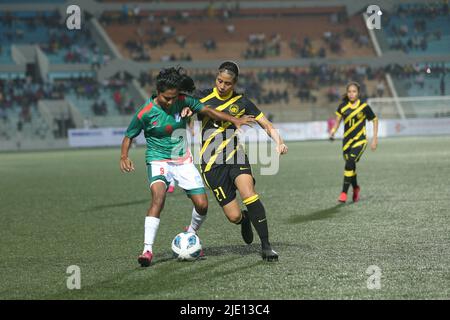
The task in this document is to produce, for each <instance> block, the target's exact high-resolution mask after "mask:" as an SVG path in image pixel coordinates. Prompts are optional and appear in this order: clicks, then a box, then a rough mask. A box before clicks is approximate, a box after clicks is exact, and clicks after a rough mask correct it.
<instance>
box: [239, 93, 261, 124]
mask: <svg viewBox="0 0 450 320" xmlns="http://www.w3.org/2000/svg"><path fill="white" fill-rule="evenodd" d="M242 100H243V101H242V104H243V107H244V108H245V114H247V115H250V116H255V120H259V119H261V118H262V117H264V113H262V112H261V110H259V109H258V107H257V106H256V105H255V104H254V103H253V102H251V101H250V100H249V99H247V98H246V97H244V98H243V99H242Z"/></svg>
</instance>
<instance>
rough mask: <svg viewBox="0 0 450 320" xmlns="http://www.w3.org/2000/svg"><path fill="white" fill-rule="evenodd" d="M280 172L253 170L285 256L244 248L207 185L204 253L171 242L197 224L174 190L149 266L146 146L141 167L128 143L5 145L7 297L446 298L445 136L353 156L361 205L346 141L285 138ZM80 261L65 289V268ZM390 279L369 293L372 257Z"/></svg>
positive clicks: (449, 218) (448, 161)
mask: <svg viewBox="0 0 450 320" xmlns="http://www.w3.org/2000/svg"><path fill="white" fill-rule="evenodd" d="M289 147H290V149H289V154H288V155H287V156H285V157H283V158H282V159H281V168H280V171H279V173H278V174H277V175H275V176H260V175H259V174H258V172H259V170H257V169H258V166H254V167H253V169H254V171H255V172H256V181H257V183H256V189H257V191H258V193H259V194H260V195H261V199H262V201H263V203H264V204H265V207H266V210H267V214H268V221H269V228H270V235H271V241H272V243H273V247H274V249H275V250H276V251H278V253H279V254H280V261H279V262H278V263H265V262H263V261H262V260H261V258H260V255H259V240H258V241H256V243H254V244H252V245H250V246H246V245H245V244H244V242H243V241H242V239H241V236H240V229H239V227H238V226H235V225H232V224H231V223H229V222H228V221H227V220H226V218H225V216H224V214H223V213H222V211H221V210H220V208H219V206H218V205H217V204H216V202H215V200H214V199H213V198H212V195H211V194H209V200H210V209H209V213H208V215H209V217H208V219H207V220H206V222H205V224H204V225H203V228H202V230H201V231H200V234H199V236H200V238H201V239H202V241H203V244H204V248H205V254H206V256H207V259H206V260H202V261H196V262H177V261H175V260H173V259H172V258H171V251H170V243H171V240H172V238H173V237H174V236H175V235H176V234H177V233H178V232H180V231H181V230H182V228H183V226H185V225H187V224H188V223H189V221H190V214H191V203H190V200H189V199H188V198H187V197H186V196H185V194H184V192H182V191H181V190H180V189H177V191H176V192H175V193H174V194H172V195H168V198H167V200H166V206H165V209H164V211H163V214H162V220H161V225H160V229H159V233H158V236H157V239H156V244H155V247H154V251H155V258H154V262H153V265H152V266H151V267H150V268H141V267H139V266H138V264H137V255H138V254H139V253H140V252H141V250H142V242H143V228H144V216H145V212H146V209H147V207H148V204H149V199H150V195H149V192H148V190H147V187H146V172H145V167H144V159H143V153H144V149H142V148H138V149H133V150H132V151H131V158H132V159H133V160H134V161H135V164H136V172H134V173H133V174H122V173H121V172H120V171H119V169H118V159H119V149H118V148H117V149H97V150H74V151H58V152H32V153H13V154H0V190H1V191H0V219H1V223H0V299H391V298H394V299H415V298H419V299H449V298H450V289H449V288H450V271H449V267H450V215H449V214H450V137H430V138H401V139H384V140H381V141H380V144H379V149H378V150H377V151H376V152H371V151H370V150H369V149H368V150H367V151H366V152H365V154H364V156H363V158H362V160H361V162H360V163H359V164H358V166H357V171H358V173H359V176H358V177H359V183H360V184H361V187H362V197H361V201H360V202H359V203H356V204H353V203H347V204H346V205H341V206H339V205H337V201H336V199H337V197H338V195H339V192H340V189H341V184H342V177H343V166H344V162H343V159H342V156H341V151H340V142H338V141H336V142H335V143H333V144H332V143H330V142H328V141H322V142H301V143H289ZM70 265H77V266H79V267H80V268H81V289H80V290H68V289H67V287H66V280H67V277H68V276H69V274H67V273H66V270H67V267H68V266H70ZM371 265H376V266H378V267H379V268H380V269H381V289H379V290H369V289H368V288H367V279H368V278H369V276H370V275H368V274H366V270H367V268H368V267H369V266H371Z"/></svg>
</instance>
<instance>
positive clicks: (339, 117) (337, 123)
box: [330, 116, 342, 141]
mask: <svg viewBox="0 0 450 320" xmlns="http://www.w3.org/2000/svg"><path fill="white" fill-rule="evenodd" d="M341 120H342V117H341V116H336V121H335V123H334V126H333V128H331V131H330V140H331V141H333V140H334V135H335V134H336V131H337V130H338V129H339V125H340V124H341Z"/></svg>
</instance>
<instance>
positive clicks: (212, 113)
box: [200, 106, 255, 129]
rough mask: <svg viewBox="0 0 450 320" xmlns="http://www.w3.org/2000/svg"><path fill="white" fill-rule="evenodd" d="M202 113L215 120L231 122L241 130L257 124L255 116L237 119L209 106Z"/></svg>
mask: <svg viewBox="0 0 450 320" xmlns="http://www.w3.org/2000/svg"><path fill="white" fill-rule="evenodd" d="M200 113H201V114H203V115H205V116H207V117H209V118H211V119H214V120H221V121H229V122H231V123H232V124H234V126H235V127H236V128H237V129H239V128H240V127H241V126H243V125H248V126H251V124H252V123H254V122H255V117H254V116H243V117H242V118H235V117H233V116H231V115H229V114H228V113H225V112H221V111H217V110H215V109H214V108H211V107H209V106H205V107H204V108H203V109H202V110H200Z"/></svg>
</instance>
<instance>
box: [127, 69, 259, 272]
mask: <svg viewBox="0 0 450 320" xmlns="http://www.w3.org/2000/svg"><path fill="white" fill-rule="evenodd" d="M156 89H157V94H156V95H154V96H152V97H151V98H150V99H149V100H148V101H147V102H145V103H144V105H142V106H141V107H140V108H139V109H138V111H137V112H136V114H135V115H134V117H133V119H132V120H131V123H130V125H129V126H128V129H127V131H126V133H125V137H124V139H123V141H122V148H121V156H120V169H121V170H122V172H131V171H133V170H134V165H133V162H132V161H131V160H130V159H129V158H128V151H129V149H130V146H131V142H132V139H133V138H135V137H137V136H138V135H139V134H140V132H141V131H144V136H145V139H146V141H147V151H146V164H147V175H148V182H149V185H150V190H151V194H152V200H151V204H150V208H149V209H148V211H147V217H146V218H145V228H144V229H145V234H144V250H143V253H142V255H140V256H139V258H138V262H139V264H140V265H141V266H143V267H148V266H149V265H150V263H151V261H152V258H153V248H152V246H153V243H154V241H155V237H156V233H157V230H158V227H159V221H160V215H161V211H162V210H163V207H164V202H165V199H166V191H167V188H168V186H169V184H170V182H171V181H172V180H176V181H177V182H178V185H179V187H180V188H182V189H184V190H185V191H186V193H187V195H188V197H189V198H190V199H191V200H192V203H193V204H194V208H193V210H192V220H191V224H190V226H189V228H188V231H189V232H197V231H198V229H199V228H200V226H201V224H202V223H203V221H204V220H205V218H206V213H207V210H208V199H207V197H206V193H205V188H204V185H203V182H202V179H201V176H200V174H199V172H198V170H197V168H196V167H195V165H194V164H193V161H192V156H191V153H190V151H189V148H188V146H187V143H186V140H185V134H186V124H187V123H188V117H187V116H186V114H187V113H188V111H189V112H190V113H191V112H192V113H199V114H202V115H204V116H207V117H210V118H212V119H217V120H222V121H230V122H232V123H233V124H234V125H235V126H237V127H240V126H242V125H245V124H249V123H251V122H254V119H253V118H251V117H246V118H241V119H237V118H235V117H232V116H230V115H228V114H226V113H223V112H219V111H216V110H214V109H212V108H209V107H207V106H205V105H203V104H202V103H201V102H200V101H199V100H197V99H195V98H192V97H190V96H187V95H185V94H181V93H180V92H190V91H193V90H194V89H195V86H194V82H193V80H192V79H191V78H190V77H188V76H187V75H185V74H184V72H183V70H182V69H181V68H178V69H175V68H170V69H163V70H162V71H161V72H160V73H159V75H158V76H157V78H156ZM176 130H177V131H176Z"/></svg>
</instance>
